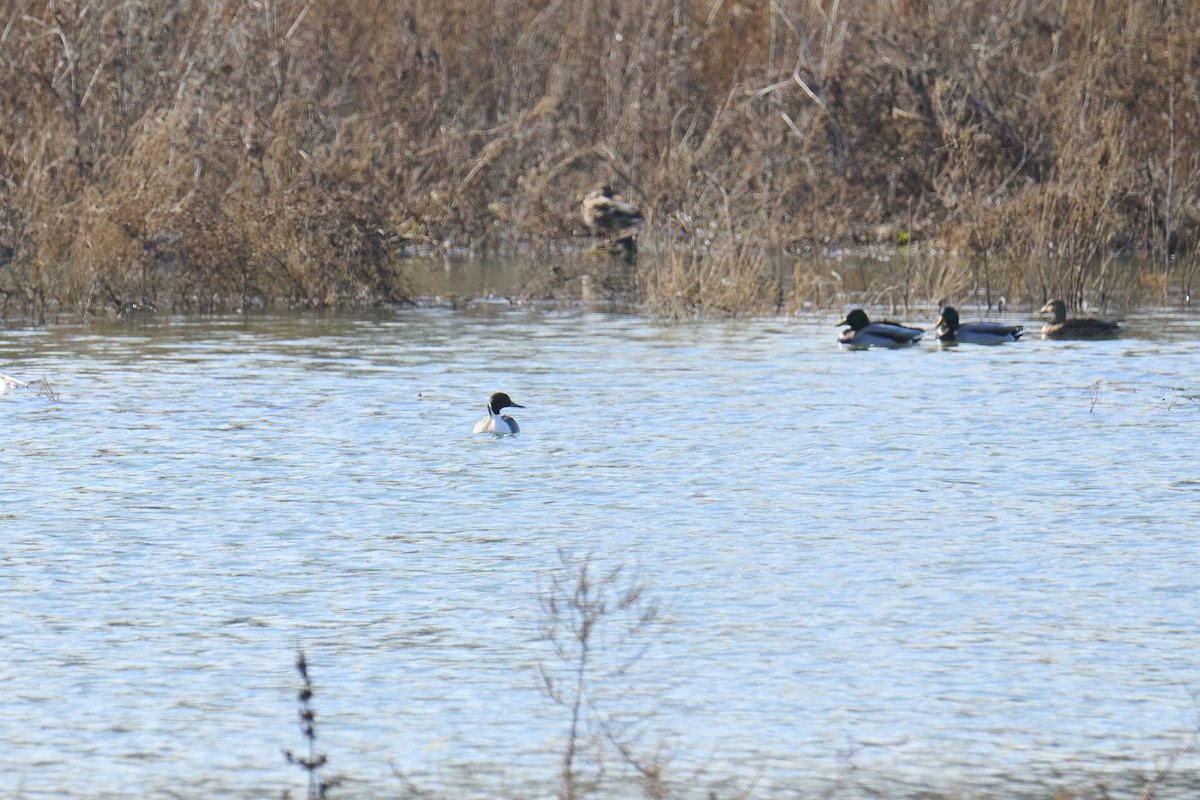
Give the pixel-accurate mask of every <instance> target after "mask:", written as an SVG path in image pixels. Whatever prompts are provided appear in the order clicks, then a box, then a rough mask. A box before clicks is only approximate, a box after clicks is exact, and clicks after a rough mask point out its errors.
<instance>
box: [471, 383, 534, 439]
mask: <svg viewBox="0 0 1200 800" xmlns="http://www.w3.org/2000/svg"><path fill="white" fill-rule="evenodd" d="M524 407H525V406H522V405H518V404H516V403H514V402H513V401H512V398H511V397H509V396H508V395H506V394H505V393H504V392H496V393H495V394H493V395H492V396H491V397H489V398H488V404H487V411H488V413H487V416H485V417H484V418H483V419H481V420H479V422H476V423H475V433H494V434H497V435H500V434H505V433H520V432H521V427H520V426H519V425H517V421H516V420H515V419H513V418H512V417H510V416H508V414H501V413H500V411H501V410H502V409H505V408H524Z"/></svg>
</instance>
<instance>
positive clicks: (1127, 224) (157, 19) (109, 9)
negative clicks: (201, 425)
mask: <svg viewBox="0 0 1200 800" xmlns="http://www.w3.org/2000/svg"><path fill="white" fill-rule="evenodd" d="M1198 29H1200V4H1196V3H1190V2H1183V0H1168V1H1167V2H1158V1H1157V0H1156V1H1155V2H1150V1H1149V0H1132V2H1128V3H1108V2H1101V1H1100V0H1053V1H1052V2H1047V3H1018V2H1010V3H1002V4H999V5H997V4H996V3H995V2H992V0H966V2H958V0H890V1H885V2H878V3H877V2H867V0H844V1H843V0H775V2H766V1H765V0H762V1H761V2H759V1H758V0H741V1H740V2H738V1H735V0H712V2H697V1H696V0H644V1H643V0H637V1H636V2H635V0H609V2H606V3H588V4H570V3H562V2H558V1H557V0H534V2H525V1H524V0H491V2H488V3H477V2H467V1H466V0H449V2H446V1H445V0H404V1H403V2H402V1H401V0H372V1H371V2H367V3H362V4H358V5H353V6H347V5H346V4H344V3H334V2H330V1H329V0H215V1H214V2H208V0H205V1H204V2H201V1H200V0H179V1H178V2H172V3H154V4H141V3H128V2H125V1H124V0H12V1H11V2H8V3H6V4H4V5H3V7H2V8H0V75H2V76H3V81H2V82H0V87H2V88H0V303H2V305H0V311H19V312H20V313H29V312H32V313H35V314H48V313H58V312H63V311H66V312H70V313H75V312H80V313H84V314H87V313H97V312H99V311H101V310H106V311H115V312H118V313H127V312H129V311H132V310H137V309H140V308H154V307H164V306H165V307H169V308H172V309H182V310H187V309H198V310H207V309H217V308H228V307H253V306H258V305H275V304H288V305H337V304H348V303H367V302H379V301H395V300H403V299H405V298H406V297H407V296H408V295H409V289H408V288H407V283H406V280H405V274H404V272H405V263H406V260H407V259H408V258H410V257H411V256H413V255H414V254H416V253H428V252H437V251H439V250H444V249H447V248H454V249H463V250H466V251H467V252H471V253H488V252H498V253H505V252H515V251H516V250H518V248H522V247H523V249H526V250H532V251H533V252H534V254H536V255H541V256H546V257H549V256H550V255H551V254H553V253H555V252H557V251H559V250H561V249H562V248H563V247H564V246H565V245H564V243H570V242H571V241H572V237H574V236H576V235H577V234H579V233H580V232H581V225H580V223H579V220H578V214H577V203H578V200H579V198H581V197H582V196H583V194H585V193H586V192H587V191H588V190H590V189H592V188H594V187H595V186H596V185H598V184H600V183H604V182H608V183H612V184H613V185H614V186H616V187H617V188H618V190H619V191H621V192H622V193H623V194H625V195H626V196H627V197H630V198H631V199H633V200H635V201H636V202H638V203H639V204H640V205H641V206H642V208H643V211H644V212H645V214H646V217H647V225H646V229H645V234H644V236H643V239H644V242H643V246H642V251H643V263H644V266H643V269H644V271H645V272H646V274H645V275H644V276H643V282H644V284H645V285H646V286H647V288H649V289H651V290H652V291H653V292H655V293H656V294H651V296H650V299H651V304H650V305H651V308H652V309H653V310H655V311H656V312H657V313H670V314H676V313H694V312H695V311H697V310H698V311H701V312H708V311H712V310H717V311H724V310H733V311H736V312H738V313H743V312H746V311H758V310H762V309H767V308H775V307H787V306H788V305H789V303H791V302H793V301H795V299H796V298H794V297H788V296H784V297H780V288H779V285H778V280H779V276H778V274H777V273H778V271H777V270H774V269H767V270H764V269H763V268H762V265H763V264H764V263H766V262H767V260H769V259H768V257H769V256H777V255H779V254H786V253H809V252H814V253H821V252H823V251H826V250H828V249H830V248H834V247H847V246H862V245H866V244H871V243H876V242H883V243H893V244H894V243H895V241H896V237H897V236H898V235H902V236H904V237H907V238H909V239H911V241H913V242H914V243H919V244H920V245H921V250H922V252H928V251H929V250H931V249H933V250H941V249H951V250H955V251H959V252H969V253H979V254H983V253H986V254H988V255H989V257H992V258H993V259H994V257H995V256H1005V257H1008V258H1010V259H1013V258H1016V259H1024V262H1023V263H1024V267H1022V268H1020V269H1018V270H1017V272H1016V274H1013V275H995V276H992V277H995V278H996V280H997V284H998V285H999V284H1009V285H1011V286H1012V287H1015V291H1011V292H1010V293H1012V294H1020V293H1022V292H1023V293H1027V294H1029V295H1031V296H1032V295H1041V296H1044V295H1048V294H1056V295H1066V296H1068V297H1069V298H1070V299H1073V300H1076V301H1080V300H1082V297H1083V296H1084V295H1088V296H1089V297H1091V299H1092V300H1093V301H1095V300H1096V299H1097V296H1098V297H1099V298H1100V299H1105V298H1107V297H1110V296H1111V295H1112V294H1113V293H1116V292H1121V291H1125V290H1131V291H1134V292H1136V293H1144V294H1148V295H1154V294H1157V295H1158V296H1159V297H1162V296H1165V295H1166V293H1168V292H1170V291H1173V290H1176V289H1178V288H1180V287H1182V288H1183V289H1184V290H1186V291H1190V289H1191V284H1192V282H1193V279H1194V275H1195V269H1196V255H1195V253H1196V244H1197V242H1196V239H1197V237H1198V236H1200V142H1198V141H1197V135H1198V133H1197V132H1198V131H1200V79H1198V78H1197V75H1200V40H1198V39H1197V37H1196V36H1195V31H1196V30H1198ZM523 243H524V244H523ZM1127 252H1131V253H1136V254H1141V255H1144V256H1147V257H1148V258H1150V259H1151V263H1152V265H1153V266H1152V268H1151V269H1150V270H1149V271H1148V272H1147V271H1145V270H1141V271H1139V274H1138V275H1136V276H1132V277H1131V276H1126V275H1122V274H1121V262H1120V261H1114V254H1123V253H1127ZM653 253H657V254H658V255H659V256H660V257H661V261H658V260H655V259H647V258H645V255H647V254H653ZM710 258H711V259H712V263H707V262H708V260H709V259H710ZM935 261H936V259H935ZM647 262H648V263H647ZM991 263H998V262H997V261H996V260H993V261H991ZM909 265H910V267H914V268H915V267H916V266H921V269H920V270H916V271H912V274H911V275H910V278H911V282H910V286H907V287H903V286H902V287H901V288H900V289H899V290H898V291H901V292H903V293H905V294H908V293H911V292H918V291H928V292H930V296H929V297H928V298H927V299H936V298H935V297H934V295H936V294H944V295H946V296H947V297H950V296H952V295H953V294H954V291H956V290H960V289H961V288H962V287H963V286H964V285H965V282H964V281H965V279H964V278H963V276H955V275H950V274H940V272H939V270H940V269H941V267H939V266H938V265H937V264H936V263H935V264H934V265H932V266H930V265H928V264H926V265H914V263H913V262H912V260H911V259H910V261H909ZM921 271H923V273H924V274H922V275H919V274H918V272H921ZM824 280H826V278H821V281H824ZM989 281H990V278H989ZM802 283H803V282H802ZM922 283H924V284H933V285H930V286H921V285H918V284H922ZM789 286H790V287H791V288H789V289H788V290H787V292H793V291H795V286H796V283H795V282H794V281H793V282H791V283H790V284H789ZM730 287H732V288H730ZM872 291H877V292H879V291H882V287H878V286H877V287H873V289H872ZM894 291H896V290H894ZM1002 291H1009V290H1002ZM787 292H785V294H787ZM806 301H809V299H808V298H806ZM730 307H733V308H730Z"/></svg>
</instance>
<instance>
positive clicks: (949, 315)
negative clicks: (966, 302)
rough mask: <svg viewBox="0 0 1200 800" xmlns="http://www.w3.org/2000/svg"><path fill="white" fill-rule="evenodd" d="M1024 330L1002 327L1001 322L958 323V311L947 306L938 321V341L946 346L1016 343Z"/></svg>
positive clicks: (1017, 327)
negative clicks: (956, 343)
mask: <svg viewBox="0 0 1200 800" xmlns="http://www.w3.org/2000/svg"><path fill="white" fill-rule="evenodd" d="M1022 333H1024V328H1023V326H1021V325H1001V324H1000V323H999V322H968V323H966V324H963V323H961V322H959V321H958V311H956V310H955V309H953V308H951V307H950V306H946V307H944V308H943V309H942V315H941V316H940V317H938V321H937V340H938V341H939V342H945V343H946V344H954V343H955V342H963V343H966V344H1000V343H1001V342H1015V341H1017V340H1018V339H1020V338H1021V334H1022Z"/></svg>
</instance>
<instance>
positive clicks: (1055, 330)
mask: <svg viewBox="0 0 1200 800" xmlns="http://www.w3.org/2000/svg"><path fill="white" fill-rule="evenodd" d="M1041 313H1043V314H1053V317H1052V318H1051V320H1050V321H1049V322H1047V323H1046V324H1045V325H1043V326H1042V338H1043V339H1113V338H1116V337H1117V336H1120V335H1121V326H1120V325H1118V324H1117V323H1115V322H1109V321H1108V320H1105V319H1090V318H1087V319H1082V318H1077V319H1067V304H1066V303H1064V302H1063V301H1062V300H1051V301H1050V302H1049V303H1046V305H1044V306H1042V312H1041Z"/></svg>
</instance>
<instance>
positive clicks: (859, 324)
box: [838, 308, 925, 347]
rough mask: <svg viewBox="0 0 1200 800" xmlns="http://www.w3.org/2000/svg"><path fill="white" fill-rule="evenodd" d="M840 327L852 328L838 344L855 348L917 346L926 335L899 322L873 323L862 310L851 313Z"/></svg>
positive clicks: (846, 331)
mask: <svg viewBox="0 0 1200 800" xmlns="http://www.w3.org/2000/svg"><path fill="white" fill-rule="evenodd" d="M838 325H849V326H850V327H849V328H847V329H846V330H844V331H842V333H841V335H839V336H838V342H839V343H840V344H848V345H852V346H854V347H901V346H903V345H908V344H916V343H917V342H919V341H920V340H921V336H922V335H923V334H924V333H925V331H924V330H923V329H921V328H909V327H908V326H906V325H901V324H899V323H898V322H871V320H870V319H869V318H868V317H867V312H865V311H863V310H862V309H861V308H856V309H854V310H853V311H851V312H850V313H849V314H847V315H846V318H845V319H844V320H842V321H841V322H839V323H838Z"/></svg>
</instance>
